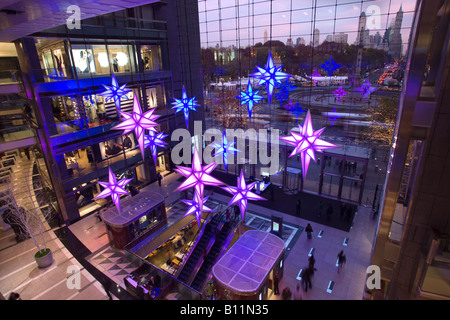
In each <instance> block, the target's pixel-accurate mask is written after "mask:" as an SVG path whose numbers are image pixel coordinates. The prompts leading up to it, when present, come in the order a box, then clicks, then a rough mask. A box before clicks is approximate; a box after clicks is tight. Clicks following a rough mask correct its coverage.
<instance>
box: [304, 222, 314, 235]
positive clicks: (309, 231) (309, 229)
mask: <svg viewBox="0 0 450 320" xmlns="http://www.w3.org/2000/svg"><path fill="white" fill-rule="evenodd" d="M305 232H306V234H307V235H308V239H311V238H312V236H311V233H312V232H313V229H312V227H311V224H309V223H308V225H307V226H306V229H305Z"/></svg>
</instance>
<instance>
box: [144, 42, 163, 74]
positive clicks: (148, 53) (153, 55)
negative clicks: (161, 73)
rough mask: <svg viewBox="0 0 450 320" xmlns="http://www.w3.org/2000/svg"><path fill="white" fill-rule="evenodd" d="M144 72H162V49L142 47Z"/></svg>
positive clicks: (149, 46)
mask: <svg viewBox="0 0 450 320" xmlns="http://www.w3.org/2000/svg"><path fill="white" fill-rule="evenodd" d="M141 59H142V61H143V64H144V70H161V49H160V47H159V46H158V45H143V46H141Z"/></svg>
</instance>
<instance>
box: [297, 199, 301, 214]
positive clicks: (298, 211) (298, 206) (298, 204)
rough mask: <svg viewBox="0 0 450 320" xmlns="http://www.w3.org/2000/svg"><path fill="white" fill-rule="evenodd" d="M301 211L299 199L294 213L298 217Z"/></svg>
mask: <svg viewBox="0 0 450 320" xmlns="http://www.w3.org/2000/svg"><path fill="white" fill-rule="evenodd" d="M301 211H302V202H301V201H300V199H298V200H297V207H296V215H297V217H300V213H301Z"/></svg>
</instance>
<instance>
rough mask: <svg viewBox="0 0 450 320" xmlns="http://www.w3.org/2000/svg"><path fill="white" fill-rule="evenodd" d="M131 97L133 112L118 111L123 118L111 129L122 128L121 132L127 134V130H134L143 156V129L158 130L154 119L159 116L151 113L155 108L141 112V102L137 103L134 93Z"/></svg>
mask: <svg viewBox="0 0 450 320" xmlns="http://www.w3.org/2000/svg"><path fill="white" fill-rule="evenodd" d="M133 99H134V101H133V113H132V114H130V113H128V112H122V111H120V114H121V115H122V117H123V118H124V119H125V120H123V121H122V123H120V124H118V125H117V126H115V127H113V128H112V129H114V130H124V132H123V134H127V133H128V132H130V131H133V130H134V133H135V134H136V137H137V140H138V143H139V148H140V149H141V154H142V158H144V148H145V147H144V136H145V130H149V131H153V132H158V131H157V130H156V128H155V127H156V126H157V125H158V124H157V123H156V122H155V120H156V119H158V118H159V116H157V115H154V114H153V112H155V110H156V109H150V111H147V112H146V113H142V108H141V104H140V103H139V99H138V98H137V95H134V98H133Z"/></svg>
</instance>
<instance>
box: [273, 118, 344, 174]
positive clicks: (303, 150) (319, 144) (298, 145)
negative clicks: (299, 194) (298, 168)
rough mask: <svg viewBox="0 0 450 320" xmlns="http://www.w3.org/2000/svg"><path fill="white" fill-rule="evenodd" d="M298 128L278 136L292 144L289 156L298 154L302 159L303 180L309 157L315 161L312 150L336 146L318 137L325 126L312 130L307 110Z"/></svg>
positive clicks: (318, 150) (319, 150)
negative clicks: (296, 130) (288, 134)
mask: <svg viewBox="0 0 450 320" xmlns="http://www.w3.org/2000/svg"><path fill="white" fill-rule="evenodd" d="M298 128H299V131H300V132H299V133H297V132H293V131H290V134H291V135H290V136H288V137H280V140H283V141H284V142H286V143H287V144H290V145H292V146H294V150H293V151H292V153H291V154H290V155H289V158H290V157H293V156H295V155H297V154H300V156H301V160H302V174H303V180H305V179H306V173H307V172H308V167H309V163H310V161H311V159H313V160H314V161H316V157H315V155H314V151H316V152H322V150H325V149H331V148H337V147H338V146H336V145H334V144H331V143H329V142H327V141H325V140H322V139H319V137H320V135H321V134H322V132H323V131H324V130H325V128H322V129H320V130H317V131H314V129H313V127H312V121H311V114H310V113H309V110H308V113H307V114H306V118H305V122H304V123H303V127H302V126H300V125H299V126H298Z"/></svg>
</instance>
